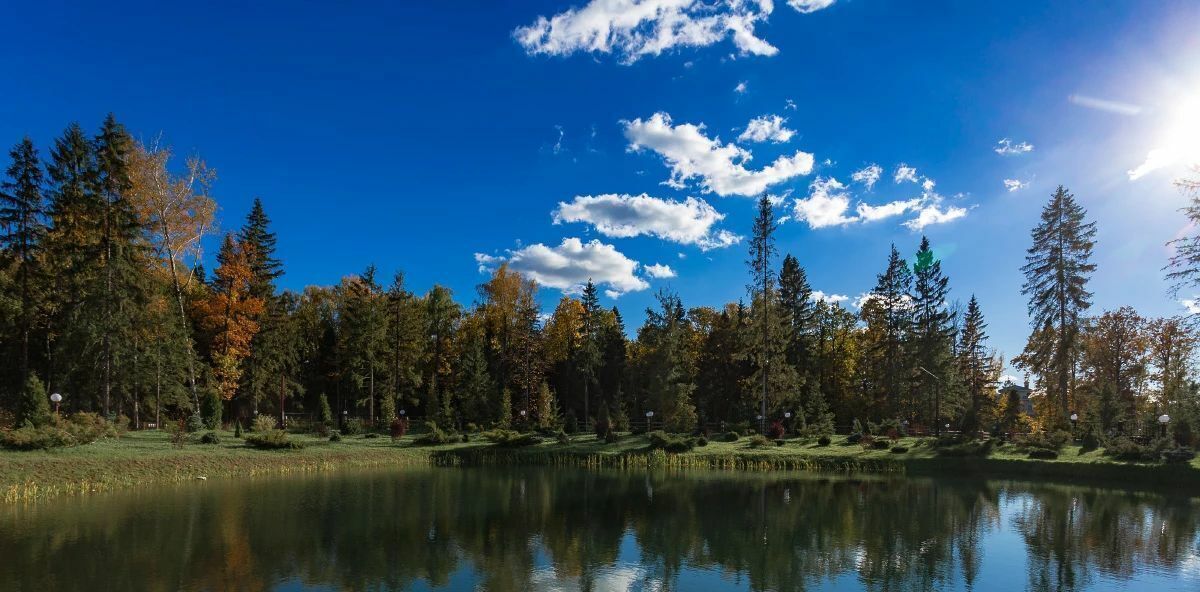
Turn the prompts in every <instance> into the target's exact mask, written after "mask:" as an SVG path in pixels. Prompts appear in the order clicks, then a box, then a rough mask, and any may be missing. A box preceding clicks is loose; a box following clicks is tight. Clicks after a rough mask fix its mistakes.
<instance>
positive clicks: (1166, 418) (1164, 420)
mask: <svg viewBox="0 0 1200 592" xmlns="http://www.w3.org/2000/svg"><path fill="white" fill-rule="evenodd" d="M1170 422H1171V416H1170V415H1167V414H1166V413H1164V414H1162V415H1160V416H1158V425H1161V426H1162V435H1163V437H1164V438H1165V437H1167V424H1168V423H1170Z"/></svg>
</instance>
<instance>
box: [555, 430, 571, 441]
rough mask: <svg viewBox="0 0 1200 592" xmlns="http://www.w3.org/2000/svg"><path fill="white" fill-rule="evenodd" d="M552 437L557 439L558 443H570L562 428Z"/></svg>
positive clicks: (569, 438)
mask: <svg viewBox="0 0 1200 592" xmlns="http://www.w3.org/2000/svg"><path fill="white" fill-rule="evenodd" d="M554 438H555V439H556V440H558V443H559V444H570V443H571V437H570V436H568V435H567V432H565V431H564V430H558V433H557V434H555V435H554Z"/></svg>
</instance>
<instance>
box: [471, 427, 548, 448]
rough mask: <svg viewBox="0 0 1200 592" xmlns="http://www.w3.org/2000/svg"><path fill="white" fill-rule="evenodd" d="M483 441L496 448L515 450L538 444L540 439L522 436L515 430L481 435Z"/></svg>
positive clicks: (497, 430)
mask: <svg viewBox="0 0 1200 592" xmlns="http://www.w3.org/2000/svg"><path fill="white" fill-rule="evenodd" d="M481 435H482V436H483V437H484V439H486V440H487V441H488V442H491V443H492V444H494V445H496V446H501V447H508V448H515V447H519V446H530V445H533V444H540V443H541V441H542V439H541V438H539V437H538V436H537V434H522V433H521V432H518V431H516V430H505V429H495V430H489V431H486V432H484V433H483V434H481Z"/></svg>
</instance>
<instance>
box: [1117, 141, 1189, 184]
mask: <svg viewBox="0 0 1200 592" xmlns="http://www.w3.org/2000/svg"><path fill="white" fill-rule="evenodd" d="M1178 161H1179V158H1178V155H1176V154H1175V152H1174V151H1172V150H1166V149H1163V148H1155V149H1154V150H1151V151H1150V152H1149V153H1147V154H1146V160H1144V161H1142V164H1140V165H1138V166H1137V168H1135V169H1131V170H1129V171H1126V174H1128V175H1129V180H1130V181H1137V180H1138V179H1141V178H1142V177H1145V176H1146V175H1149V174H1150V173H1153V172H1154V171H1157V170H1158V169H1161V168H1166V167H1169V166H1171V165H1173V164H1175V163H1176V162H1178Z"/></svg>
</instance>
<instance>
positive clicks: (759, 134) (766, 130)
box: [738, 115, 796, 143]
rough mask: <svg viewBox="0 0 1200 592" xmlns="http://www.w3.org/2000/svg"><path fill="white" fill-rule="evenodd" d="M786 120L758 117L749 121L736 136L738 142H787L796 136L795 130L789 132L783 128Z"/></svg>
mask: <svg viewBox="0 0 1200 592" xmlns="http://www.w3.org/2000/svg"><path fill="white" fill-rule="evenodd" d="M784 123H787V120H786V119H784V118H782V117H780V116H778V115H760V116H758V117H755V118H754V119H751V120H750V123H747V124H746V129H745V130H744V131H742V135H740V136H738V141H739V142H766V141H767V140H770V141H772V142H775V143H782V142H787V141H789V140H791V139H792V136H794V135H796V131H795V130H790V129H788V128H786V127H784V126H783V124H784Z"/></svg>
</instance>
